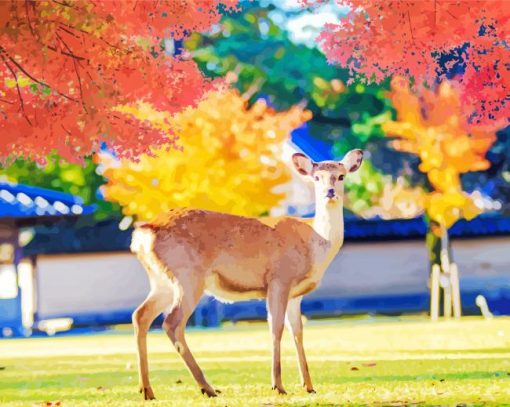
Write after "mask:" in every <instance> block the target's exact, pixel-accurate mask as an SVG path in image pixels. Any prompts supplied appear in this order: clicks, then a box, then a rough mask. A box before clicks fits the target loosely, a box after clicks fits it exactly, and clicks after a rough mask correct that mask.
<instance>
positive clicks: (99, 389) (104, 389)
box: [96, 386, 108, 391]
mask: <svg viewBox="0 0 510 407" xmlns="http://www.w3.org/2000/svg"><path fill="white" fill-rule="evenodd" d="M96 390H97V391H106V390H108V388H106V387H103V386H99V387H96Z"/></svg>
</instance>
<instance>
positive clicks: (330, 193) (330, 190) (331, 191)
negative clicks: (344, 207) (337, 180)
mask: <svg viewBox="0 0 510 407" xmlns="http://www.w3.org/2000/svg"><path fill="white" fill-rule="evenodd" d="M326 197H327V198H334V197H335V190H334V189H333V188H330V189H328V194H327V195H326Z"/></svg>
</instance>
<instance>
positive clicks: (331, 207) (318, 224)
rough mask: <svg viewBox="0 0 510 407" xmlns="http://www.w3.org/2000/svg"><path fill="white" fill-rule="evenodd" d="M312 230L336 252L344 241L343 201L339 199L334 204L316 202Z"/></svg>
mask: <svg viewBox="0 0 510 407" xmlns="http://www.w3.org/2000/svg"><path fill="white" fill-rule="evenodd" d="M313 229H314V230H315V232H316V233H317V234H318V235H320V236H321V237H322V238H323V239H325V240H327V241H328V242H329V243H330V245H331V247H332V248H336V250H338V249H339V248H340V246H341V245H342V243H343V241H344V214H343V201H342V199H340V200H339V201H337V202H336V203H334V204H329V203H327V202H320V201H319V202H317V204H316V208H315V218H314V220H313Z"/></svg>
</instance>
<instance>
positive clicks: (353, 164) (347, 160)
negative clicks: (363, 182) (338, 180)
mask: <svg viewBox="0 0 510 407" xmlns="http://www.w3.org/2000/svg"><path fill="white" fill-rule="evenodd" d="M362 161H363V150H360V149H359V148H356V149H354V150H351V151H349V152H348V153H347V154H346V155H345V157H344V159H343V160H342V161H340V164H342V165H343V166H344V167H345V169H346V170H347V172H354V171H357V170H358V168H359V167H361V162H362Z"/></svg>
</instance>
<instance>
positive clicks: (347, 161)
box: [292, 149, 363, 205]
mask: <svg viewBox="0 0 510 407" xmlns="http://www.w3.org/2000/svg"><path fill="white" fill-rule="evenodd" d="M292 161H293V163H294V167H295V168H296V170H297V171H298V172H299V173H300V174H301V175H302V176H303V177H305V178H306V179H308V180H311V181H313V183H314V186H315V199H316V202H317V203H321V202H323V203H325V204H327V205H335V204H337V203H340V202H341V201H342V199H341V198H343V194H344V178H345V176H347V175H348V174H349V173H351V172H354V171H357V170H358V168H359V167H360V166H361V162H362V161H363V151H362V150H360V149H355V150H351V151H349V152H348V153H347V154H346V155H345V157H344V158H343V160H341V161H321V162H319V163H316V162H313V161H312V160H311V159H310V158H308V157H307V156H306V155H304V154H301V153H296V154H294V155H293V156H292Z"/></svg>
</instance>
